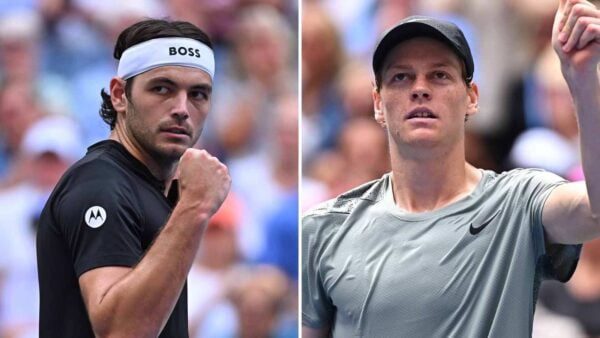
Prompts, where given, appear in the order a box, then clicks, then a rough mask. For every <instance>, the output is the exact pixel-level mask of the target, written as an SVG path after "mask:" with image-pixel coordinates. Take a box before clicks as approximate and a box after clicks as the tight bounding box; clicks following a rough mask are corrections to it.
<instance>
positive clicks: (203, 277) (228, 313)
mask: <svg viewBox="0 0 600 338" xmlns="http://www.w3.org/2000/svg"><path fill="white" fill-rule="evenodd" d="M243 210H244V206H243V205H242V201H241V200H240V199H239V198H238V197H237V196H235V194H233V193H230V194H229V196H227V198H226V199H225V201H224V202H223V205H222V206H221V208H220V209H219V211H217V213H216V214H215V215H214V216H213V217H212V219H211V220H210V222H209V224H208V226H207V228H206V230H205V232H204V238H203V239H202V243H201V245H200V249H199V250H198V254H197V256H196V260H195V262H194V265H193V266H192V269H191V270H190V273H189V277H188V298H189V299H188V312H189V314H188V315H189V322H190V325H189V330H190V337H212V336H214V335H215V334H218V333H219V332H222V331H231V330H233V328H234V327H235V325H236V317H235V314H234V313H233V309H232V307H228V306H226V305H225V306H223V304H224V303H227V300H226V298H227V294H228V292H229V288H230V285H231V283H235V277H236V276H237V275H236V272H237V271H238V270H239V269H240V268H241V267H242V266H244V264H245V263H244V262H243V260H242V256H241V254H240V248H239V245H238V239H237V232H238V229H239V227H242V226H244V222H243V220H244V217H242V212H243ZM215 307H223V310H222V311H221V312H220V316H211V317H210V318H207V316H208V314H209V313H210V312H211V311H212V310H213V309H214V308H215Z"/></svg>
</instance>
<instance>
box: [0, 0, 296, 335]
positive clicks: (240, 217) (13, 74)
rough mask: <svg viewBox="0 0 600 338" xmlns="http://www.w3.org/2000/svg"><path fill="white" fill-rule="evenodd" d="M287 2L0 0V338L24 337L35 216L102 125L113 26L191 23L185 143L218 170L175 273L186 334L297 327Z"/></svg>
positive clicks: (284, 331)
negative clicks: (201, 56) (209, 76)
mask: <svg viewBox="0 0 600 338" xmlns="http://www.w3.org/2000/svg"><path fill="white" fill-rule="evenodd" d="M298 6H299V4H298V3H297V1H294V0H219V1H214V0H128V1H118V0H102V1H99V0H16V1H14V0H0V338H17V337H18V338H22V337H37V336H38V334H37V318H38V308H39V307H38V286H37V272H36V256H35V231H36V222H37V219H38V216H39V214H40V212H41V209H42V207H43V205H44V203H45V201H46V199H47V197H48V195H49V193H50V192H51V190H52V188H53V186H54V185H55V184H56V182H57V180H58V179H59V177H60V176H61V175H62V173H63V172H64V171H65V169H66V168H68V167H69V166H70V165H71V164H72V163H73V162H74V161H76V160H77V159H79V158H80V157H81V156H83V155H84V154H85V150H86V148H87V147H88V146H90V145H91V144H93V143H95V142H97V141H99V140H102V139H105V138H106V137H107V136H108V135H109V127H108V125H106V124H104V122H102V120H101V118H100V117H99V115H98V110H99V108H100V102H101V100H100V90H101V89H102V88H108V84H109V81H110V78H111V77H112V76H114V75H115V73H116V66H117V63H116V60H114V59H113V57H112V53H113V47H114V43H115V41H116V37H117V36H118V34H119V33H120V32H121V31H122V30H123V29H124V28H126V27H127V26H129V25H130V24H132V23H134V22H137V21H139V20H141V19H143V18H149V17H154V18H169V19H177V20H186V21H190V22H192V23H194V24H196V25H197V26H199V27H200V28H201V29H203V30H204V31H206V32H207V33H208V34H209V36H210V37H211V39H212V41H213V44H214V46H215V52H216V66H217V68H216V78H215V85H214V91H213V101H212V107H211V111H210V115H209V120H208V121H207V123H206V125H205V128H204V134H203V136H202V138H201V140H200V142H199V144H198V145H197V146H198V147H200V148H205V149H207V150H209V152H211V153H212V154H213V155H216V156H218V157H219V158H220V159H221V160H222V161H224V163H226V164H227V165H228V167H229V168H230V173H231V176H232V179H233V186H232V193H231V194H230V196H229V197H228V199H227V200H226V202H225V203H224V205H223V206H222V207H221V209H220V210H219V212H218V213H217V214H216V215H215V217H214V218H213V219H212V221H211V222H210V224H209V226H208V228H207V230H206V232H205V235H204V238H203V240H202V241H203V243H202V244H201V250H200V252H199V253H198V256H197V260H196V262H195V264H194V266H193V268H192V270H191V272H190V275H189V279H188V291H189V301H188V303H189V318H190V331H191V332H190V337H217V338H218V337H297V336H298V333H297V318H298V310H297V309H298V295H297V280H298V266H297V265H298V264H297V262H298V186H297V184H298V66H297V65H298V28H297V27H298V11H299V8H298Z"/></svg>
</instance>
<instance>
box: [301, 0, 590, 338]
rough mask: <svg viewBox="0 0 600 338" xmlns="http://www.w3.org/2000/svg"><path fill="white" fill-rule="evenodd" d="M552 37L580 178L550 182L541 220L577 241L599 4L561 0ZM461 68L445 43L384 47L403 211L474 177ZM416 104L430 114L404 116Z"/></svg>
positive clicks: (551, 231)
mask: <svg viewBox="0 0 600 338" xmlns="http://www.w3.org/2000/svg"><path fill="white" fill-rule="evenodd" d="M552 44H553V47H554V49H555V50H556V52H557V54H558V56H559V58H560V61H561V65H562V71H563V76H564V77H565V79H566V81H567V83H568V85H569V88H570V91H571V95H572V97H573V100H574V102H575V105H576V107H577V117H578V122H579V128H580V140H581V148H582V162H583V168H584V172H585V176H586V182H581V183H567V184H563V185H561V186H559V187H557V188H556V189H554V190H553V191H552V193H551V194H550V196H549V197H548V199H547V201H546V203H545V205H544V208H543V212H542V222H543V224H544V229H545V232H546V236H547V239H548V240H549V242H550V243H562V244H573V243H582V242H585V241H587V240H591V239H593V238H596V237H598V236H600V224H599V221H598V216H597V215H598V212H599V210H600V185H599V184H600V183H599V181H600V161H598V160H597V154H598V152H600V139H599V138H598V137H597V132H598V130H600V84H599V75H598V72H599V71H598V62H599V61H600V11H599V10H598V9H596V8H595V7H594V6H593V5H592V4H590V3H589V2H587V1H584V0H561V1H560V4H559V8H558V10H557V13H556V17H555V23H554V28H553V32H552ZM461 72H462V65H461V64H460V59H459V58H458V57H457V56H456V55H455V54H454V53H453V52H452V51H451V50H450V49H449V47H446V46H445V45H444V44H442V43H440V42H438V41H436V40H432V39H428V38H414V39H410V40H407V41H405V42H403V43H401V44H400V45H398V46H396V47H395V49H393V50H392V51H391V52H390V54H389V55H388V56H387V58H386V62H385V63H384V65H383V68H382V84H381V88H380V89H379V90H377V89H374V90H373V100H374V110H375V119H376V120H377V121H378V122H380V123H381V124H383V125H385V126H386V129H387V131H388V140H389V144H390V155H391V166H392V184H393V193H394V199H395V202H396V205H398V207H400V208H402V209H404V210H406V211H409V212H423V211H428V210H434V209H438V208H440V207H443V206H445V205H447V204H449V203H452V202H454V201H456V200H458V199H460V198H461V197H463V196H465V195H466V194H468V193H470V192H471V191H472V190H473V189H474V188H475V186H476V185H477V183H478V182H479V180H480V179H481V175H480V173H479V171H478V170H477V169H476V168H474V167H473V166H471V165H470V164H468V163H467V162H466V161H465V153H464V118H465V115H466V114H468V115H472V114H475V113H476V112H477V98H478V91H477V86H476V85H475V84H471V86H467V85H466V83H465V82H464V80H463V78H462V76H461ZM415 109H417V110H421V111H423V110H428V111H429V112H431V113H433V118H424V117H421V118H410V119H407V117H409V116H410V114H411V112H414V110H415ZM595 134H596V135H595ZM329 331H330V328H329V327H328V326H326V327H323V328H318V329H316V328H309V327H306V326H303V328H302V336H303V337H309V338H311V337H327V336H328V335H329Z"/></svg>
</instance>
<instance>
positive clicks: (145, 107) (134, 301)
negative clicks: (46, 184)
mask: <svg viewBox="0 0 600 338" xmlns="http://www.w3.org/2000/svg"><path fill="white" fill-rule="evenodd" d="M114 56H115V58H116V59H118V60H119V65H118V70H117V76H115V77H113V78H112V79H111V81H110V90H109V93H106V92H104V91H102V93H101V94H102V98H103V104H102V108H101V110H100V115H101V116H102V118H103V119H104V121H105V122H107V123H108V124H109V125H110V128H111V131H112V132H111V135H110V138H109V139H108V140H105V141H101V142H99V143H96V144H94V145H92V146H91V147H90V148H88V152H87V154H86V156H85V157H84V158H83V159H81V160H79V161H78V162H77V163H75V165H73V166H72V167H71V168H70V169H69V170H68V171H67V173H66V174H65V175H64V176H63V177H62V178H61V180H60V182H59V183H58V184H57V186H56V188H55V189H54V191H53V192H52V194H51V196H50V198H49V200H48V202H47V204H46V206H45V207H44V210H43V212H42V215H41V218H40V224H39V230H38V235H37V254H38V276H39V282H40V337H78V338H79V337H94V336H96V337H157V336H158V337H187V336H188V326H187V322H188V318H187V291H186V277H187V274H188V272H189V269H190V267H191V265H192V262H193V259H194V256H195V255H196V252H197V250H198V246H199V242H200V239H201V237H202V233H203V231H204V228H205V227H206V224H207V222H208V220H209V218H210V217H211V216H212V215H213V214H214V213H215V212H216V211H217V209H218V208H219V206H220V205H221V203H222V202H223V200H224V199H225V196H226V195H227V193H228V191H229V187H230V178H229V175H228V173H227V168H226V167H225V166H224V165H223V164H222V163H220V162H219V160H217V159H216V158H214V157H212V156H211V155H210V154H208V153H207V152H206V151H204V150H198V149H193V148H191V147H192V146H193V145H194V144H195V143H196V141H197V140H198V137H199V136H200V132H201V130H202V126H203V123H204V121H205V119H206V116H207V113H208V109H209V105H210V101H211V89H212V83H213V77H214V55H213V51H212V47H211V43H210V40H209V38H208V37H207V36H206V34H205V33H204V32H202V31H201V30H200V29H198V28H197V27H195V26H193V25H192V24H190V23H187V22H178V21H174V22H170V21H164V20H146V21H142V22H138V23H136V24H133V25H132V26H130V27H128V28H127V29H125V30H124V31H123V32H122V33H121V34H120V35H119V37H118V40H117V42H116V45H115V52H114Z"/></svg>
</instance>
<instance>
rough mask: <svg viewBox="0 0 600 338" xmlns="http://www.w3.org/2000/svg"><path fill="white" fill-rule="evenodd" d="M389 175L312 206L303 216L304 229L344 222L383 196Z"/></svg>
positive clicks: (308, 229)
mask: <svg viewBox="0 0 600 338" xmlns="http://www.w3.org/2000/svg"><path fill="white" fill-rule="evenodd" d="M387 179H388V175H387V174H386V175H384V176H383V177H382V178H379V179H377V180H373V181H370V182H367V183H365V184H362V185H360V186H358V187H356V188H353V189H351V190H349V191H347V192H344V193H342V194H340V195H339V196H337V197H335V198H333V199H330V200H328V201H325V202H322V203H320V204H317V205H316V206H314V207H312V208H310V209H309V210H308V211H306V213H304V215H303V217H302V226H303V231H309V232H310V231H311V230H315V229H312V228H313V227H315V226H316V227H320V226H328V225H332V224H339V223H342V222H343V221H344V220H345V219H346V218H347V217H348V216H349V215H350V214H352V213H353V212H355V211H356V210H357V208H359V207H360V206H361V205H364V204H373V203H375V202H378V201H379V200H381V199H382V198H383V195H384V193H385V184H386V180H387Z"/></svg>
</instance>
